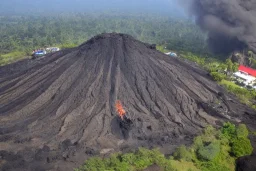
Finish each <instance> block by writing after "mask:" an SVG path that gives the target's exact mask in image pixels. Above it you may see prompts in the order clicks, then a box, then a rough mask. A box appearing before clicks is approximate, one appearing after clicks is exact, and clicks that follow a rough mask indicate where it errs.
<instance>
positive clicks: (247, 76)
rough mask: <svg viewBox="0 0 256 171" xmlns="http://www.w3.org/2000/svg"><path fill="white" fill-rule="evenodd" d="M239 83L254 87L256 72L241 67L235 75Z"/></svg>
mask: <svg viewBox="0 0 256 171" xmlns="http://www.w3.org/2000/svg"><path fill="white" fill-rule="evenodd" d="M233 76H234V77H235V78H236V79H237V81H238V82H240V83H243V84H244V85H246V86H252V87H253V88H255V87H254V85H255V83H256V70H254V69H252V68H249V67H246V66H244V65H240V66H239V68H238V71H237V72H235V73H234V74H233Z"/></svg>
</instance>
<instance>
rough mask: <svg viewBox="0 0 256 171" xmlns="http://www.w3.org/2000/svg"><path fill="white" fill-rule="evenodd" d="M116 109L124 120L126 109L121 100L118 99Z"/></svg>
mask: <svg viewBox="0 0 256 171" xmlns="http://www.w3.org/2000/svg"><path fill="white" fill-rule="evenodd" d="M116 111H117V113H118V115H119V116H120V118H121V119H122V120H124V115H125V110H124V108H123V106H122V104H121V101H120V100H117V101H116Z"/></svg>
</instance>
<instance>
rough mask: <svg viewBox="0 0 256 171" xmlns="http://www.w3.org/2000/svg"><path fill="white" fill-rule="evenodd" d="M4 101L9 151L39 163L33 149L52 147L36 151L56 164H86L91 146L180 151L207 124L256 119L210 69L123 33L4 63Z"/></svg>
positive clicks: (1, 128)
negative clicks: (123, 116)
mask: <svg viewBox="0 0 256 171" xmlns="http://www.w3.org/2000/svg"><path fill="white" fill-rule="evenodd" d="M220 94H221V95H220ZM116 100H121V102H122V104H123V106H124V109H125V110H126V112H127V118H129V120H127V121H126V122H122V121H121V120H120V119H118V117H117V113H116V111H115V102H116ZM0 102H1V104H0V140H1V141H0V145H1V148H2V150H5V151H8V152H11V153H15V152H19V154H20V158H22V159H23V158H24V160H26V161H27V162H33V161H34V160H35V159H31V158H29V157H24V155H25V154H26V155H28V156H31V155H32V154H33V153H32V152H31V153H30V152H27V150H26V149H27V148H31V150H32V151H38V149H42V148H43V147H44V146H47V147H48V148H49V149H50V151H49V149H48V148H47V150H43V151H42V150H41V151H40V150H39V152H40V153H36V154H37V157H36V158H37V160H39V161H37V162H40V161H41V163H47V164H49V165H52V167H53V169H54V170H72V169H73V167H77V166H78V165H79V164H82V163H83V162H84V160H85V159H86V156H87V155H86V154H87V153H88V154H89V156H90V155H92V154H94V151H90V150H89V151H88V149H97V151H99V153H101V154H106V153H108V152H110V151H113V150H115V151H118V150H120V149H129V148H130V149H131V148H136V147H138V146H146V147H153V146H161V147H162V148H166V149H168V150H172V149H173V148H175V146H176V145H180V144H181V143H188V142H187V141H190V140H191V139H192V138H185V137H193V136H194V135H195V134H197V133H198V132H199V131H200V130H201V129H202V128H203V127H205V126H206V125H207V124H213V125H214V124H215V123H219V122H221V121H223V120H231V121H235V120H239V119H240V120H243V121H245V122H247V121H248V122H249V121H250V125H251V126H254V125H255V123H254V122H253V120H254V119H255V116H254V115H253V113H254V112H255V111H252V110H250V109H248V108H247V107H246V106H245V105H243V104H240V103H239V102H238V101H237V100H236V99H234V98H233V97H232V96H230V95H228V94H226V93H225V91H224V90H223V89H222V88H221V87H219V86H218V85H217V84H216V83H214V82H212V81H211V80H209V79H208V78H207V73H206V72H205V71H203V70H201V69H199V68H196V67H195V66H192V65H190V64H189V63H184V62H182V61H180V60H179V59H177V58H170V57H169V56H167V55H165V54H163V53H160V52H158V51H157V50H155V46H154V45H149V44H145V43H142V42H139V41H137V40H135V39H134V38H132V37H131V36H129V35H124V34H115V33H112V34H102V35H99V36H96V37H94V38H92V39H91V40H89V41H88V42H86V43H84V44H82V45H81V46H79V47H77V48H73V49H69V50H63V51H60V52H57V53H54V54H50V55H48V56H46V57H43V58H38V59H36V60H24V61H20V62H17V63H14V64H11V65H7V66H4V67H0ZM168 145H169V146H168ZM168 150H167V152H168ZM22 154H24V155H22ZM7 163H8V162H7ZM63 163H67V164H63ZM24 167H25V166H24ZM28 170H29V169H28Z"/></svg>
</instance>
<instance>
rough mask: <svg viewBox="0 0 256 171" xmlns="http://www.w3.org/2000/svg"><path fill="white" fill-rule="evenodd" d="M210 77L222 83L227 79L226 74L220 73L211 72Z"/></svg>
mask: <svg viewBox="0 0 256 171" xmlns="http://www.w3.org/2000/svg"><path fill="white" fill-rule="evenodd" d="M210 75H211V76H212V78H213V79H214V80H215V81H221V80H223V79H225V78H226V76H225V75H224V74H221V73H219V72H211V73H210Z"/></svg>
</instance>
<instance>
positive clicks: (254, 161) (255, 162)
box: [236, 155, 256, 171]
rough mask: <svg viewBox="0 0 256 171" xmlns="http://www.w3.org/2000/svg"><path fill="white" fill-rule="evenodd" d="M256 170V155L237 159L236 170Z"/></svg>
mask: <svg viewBox="0 0 256 171" xmlns="http://www.w3.org/2000/svg"><path fill="white" fill-rule="evenodd" d="M255 170H256V155H252V156H245V157H241V158H239V159H237V161H236V171H255Z"/></svg>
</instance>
